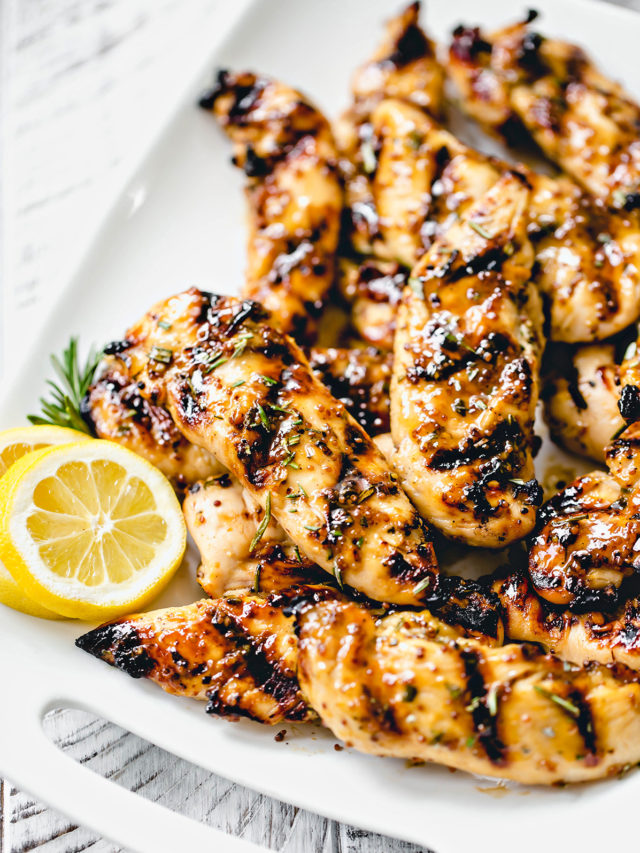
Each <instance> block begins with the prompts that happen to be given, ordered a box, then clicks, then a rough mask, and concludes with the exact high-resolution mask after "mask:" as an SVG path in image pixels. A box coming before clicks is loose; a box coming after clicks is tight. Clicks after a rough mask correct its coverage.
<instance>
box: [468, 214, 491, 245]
mask: <svg viewBox="0 0 640 853" xmlns="http://www.w3.org/2000/svg"><path fill="white" fill-rule="evenodd" d="M469 228H473V230H474V231H475V232H476V234H479V235H480V236H481V237H484V239H485V240H493V236H494V235H493V234H490V233H489V231H487V229H486V228H483V227H482V225H480V223H479V222H474V221H473V220H472V219H470V220H469Z"/></svg>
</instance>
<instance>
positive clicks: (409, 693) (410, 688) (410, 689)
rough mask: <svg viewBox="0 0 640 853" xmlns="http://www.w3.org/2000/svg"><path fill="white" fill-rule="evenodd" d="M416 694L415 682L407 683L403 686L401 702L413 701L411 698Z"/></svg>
mask: <svg viewBox="0 0 640 853" xmlns="http://www.w3.org/2000/svg"><path fill="white" fill-rule="evenodd" d="M417 695H418V688H417V687H416V686H415V684H407V685H406V687H405V688H404V696H403V697H402V701H403V702H413V700H414V699H415V698H416V696H417Z"/></svg>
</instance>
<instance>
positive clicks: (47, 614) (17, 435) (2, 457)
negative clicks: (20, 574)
mask: <svg viewBox="0 0 640 853" xmlns="http://www.w3.org/2000/svg"><path fill="white" fill-rule="evenodd" d="M88 438H89V436H88V435H84V433H81V432H77V431H76V430H74V429H67V428H66V427H59V426H25V427H15V428H14V429H7V430H4V432H0V477H1V476H2V475H3V474H4V473H5V472H6V471H7V469H8V468H10V467H11V465H13V463H14V462H17V461H18V459H21V458H22V457H23V456H24V455H25V454H26V453H31V452H32V451H33V450H40V449H41V448H43V447H50V446H51V445H53V444H68V443H69V442H70V441H84V440H87V439H88ZM0 604H5V605H6V606H7V607H12V608H13V609H14V610H20V612H21V613H28V614H29V616H39V617H40V618H41V619H60V614H59V613H54V612H53V611H51V610H47V608H46V607H42V606H41V605H40V604H38V603H37V602H36V601H33V600H32V599H30V598H29V597H28V596H26V595H25V594H24V592H23V591H22V590H21V589H20V587H19V586H18V584H17V583H16V582H15V581H14V579H13V576H12V575H10V574H9V572H8V571H7V570H6V569H5V567H4V566H3V565H2V563H0Z"/></svg>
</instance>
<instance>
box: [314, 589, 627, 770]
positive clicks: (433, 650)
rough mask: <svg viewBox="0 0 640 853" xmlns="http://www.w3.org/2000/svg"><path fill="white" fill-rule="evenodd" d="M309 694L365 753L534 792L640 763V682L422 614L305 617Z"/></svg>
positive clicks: (349, 606)
mask: <svg viewBox="0 0 640 853" xmlns="http://www.w3.org/2000/svg"><path fill="white" fill-rule="evenodd" d="M298 634H299V646H300V651H299V664H298V673H299V680H300V686H301V689H302V692H303V693H304V695H305V696H306V697H307V699H308V701H309V703H310V704H311V706H312V707H314V708H315V709H316V711H317V712H318V713H319V715H320V717H321V719H322V722H323V723H324V724H325V725H326V726H328V727H329V728H330V729H331V731H332V732H333V734H334V735H336V737H339V738H341V739H342V740H344V741H345V742H346V743H347V744H348V745H349V746H353V747H355V748H356V749H358V750H360V751H361V752H368V753H373V754H375V755H388V756H395V757H406V758H412V759H424V760H426V761H433V762H437V763H439V764H445V765H448V766H449V767H456V768H459V769H462V770H466V771H469V772H471V773H479V774H482V775H484V776H494V777H499V778H504V779H513V780H516V781H518V782H523V783H525V784H553V783H557V782H583V781H588V780H592V779H598V778H602V777H606V776H608V775H611V774H614V773H616V772H617V771H619V770H620V769H622V767H623V766H625V765H627V764H630V763H635V762H637V761H638V760H639V759H640V714H638V703H639V702H640V684H638V675H637V674H636V673H633V672H631V671H630V670H628V669H626V668H623V667H614V666H610V667H605V666H598V665H597V664H593V665H591V666H590V667H588V668H577V667H576V668H574V667H571V666H570V665H569V664H567V663H566V662H563V661H561V660H559V659H558V658H556V657H553V656H551V655H545V654H543V653H542V652H540V651H539V650H537V649H535V648H534V647H531V646H520V645H507V646H502V647H495V646H494V647H492V646H489V645H488V644H486V643H481V642H478V641H474V640H464V639H460V638H456V637H452V636H451V635H450V634H449V633H448V632H447V631H446V630H442V626H441V624H439V623H438V622H437V620H433V619H428V618H424V614H415V613H395V614H393V615H390V616H387V617H385V618H383V619H381V620H379V621H378V622H376V620H375V619H374V617H373V616H372V615H371V614H370V613H369V612H367V611H366V610H365V609H363V608H361V607H358V606H357V605H356V604H353V603H348V602H338V601H326V602H321V603H319V604H317V605H315V606H312V607H309V608H308V609H307V610H306V611H304V610H303V611H302V613H301V615H300V616H299V617H298Z"/></svg>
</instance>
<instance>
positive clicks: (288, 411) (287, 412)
mask: <svg viewBox="0 0 640 853" xmlns="http://www.w3.org/2000/svg"><path fill="white" fill-rule="evenodd" d="M269 408H270V409H273V411H274V412H284V413H285V415H290V414H291V409H286V408H285V407H284V406H276V405H275V403H269Z"/></svg>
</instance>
